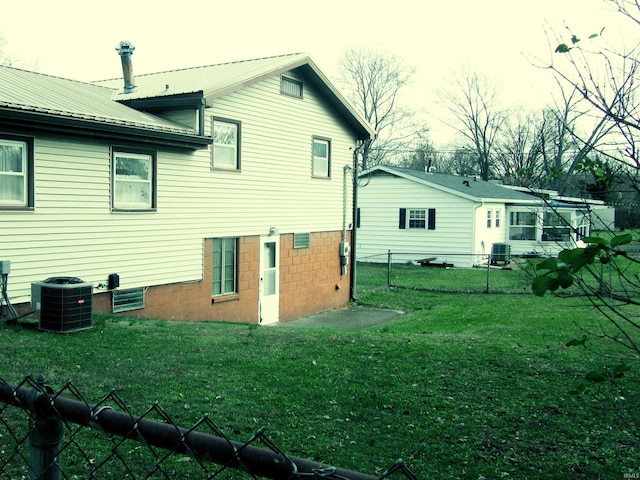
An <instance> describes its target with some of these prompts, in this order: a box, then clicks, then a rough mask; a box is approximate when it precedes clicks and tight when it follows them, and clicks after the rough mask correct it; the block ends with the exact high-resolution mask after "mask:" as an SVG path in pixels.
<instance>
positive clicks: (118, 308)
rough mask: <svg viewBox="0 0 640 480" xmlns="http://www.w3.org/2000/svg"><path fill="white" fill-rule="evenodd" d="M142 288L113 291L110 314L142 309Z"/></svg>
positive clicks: (143, 290)
mask: <svg viewBox="0 0 640 480" xmlns="http://www.w3.org/2000/svg"><path fill="white" fill-rule="evenodd" d="M144 292H145V289H144V288H131V289H128V290H114V291H113V292H112V296H111V301H112V312H113V313H118V312H127V311H129V310H139V309H141V308H144Z"/></svg>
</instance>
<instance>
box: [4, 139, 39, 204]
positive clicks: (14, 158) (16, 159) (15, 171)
mask: <svg viewBox="0 0 640 480" xmlns="http://www.w3.org/2000/svg"><path fill="white" fill-rule="evenodd" d="M33 163H34V162H33V139H30V138H23V137H13V136H11V137H2V138H0V208H32V207H33V198H34V195H33V185H34V182H33Z"/></svg>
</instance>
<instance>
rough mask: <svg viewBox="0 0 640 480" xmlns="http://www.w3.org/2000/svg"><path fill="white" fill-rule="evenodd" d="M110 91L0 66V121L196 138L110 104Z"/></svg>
mask: <svg viewBox="0 0 640 480" xmlns="http://www.w3.org/2000/svg"><path fill="white" fill-rule="evenodd" d="M112 97H113V90H112V89H110V88H106V87H104V86H99V85H94V84H91V83H84V82H78V81H75V80H69V79H65V78H60V77H53V76H49V75H44V74H41V73H36V72H30V71H26V70H21V69H17V68H12V67H7V66H0V118H2V117H3V116H9V114H10V112H13V113H14V114H18V113H24V114H29V113H30V114H38V115H40V116H43V115H44V116H46V117H48V118H50V119H51V122H52V123H55V121H56V119H67V120H77V121H85V122H90V123H93V124H95V126H96V128H100V125H105V126H106V125H111V126H120V127H130V128H133V129H144V130H147V131H156V132H163V133H166V134H176V135H186V136H197V134H196V132H195V131H194V130H190V129H188V128H185V127H181V126H179V125H176V124H174V123H171V122H169V121H166V120H163V119H161V118H159V117H155V116H153V115H150V114H148V113H144V112H140V111H137V110H134V109H132V108H129V107H127V106H125V105H122V104H120V103H118V102H114V101H113V98H112Z"/></svg>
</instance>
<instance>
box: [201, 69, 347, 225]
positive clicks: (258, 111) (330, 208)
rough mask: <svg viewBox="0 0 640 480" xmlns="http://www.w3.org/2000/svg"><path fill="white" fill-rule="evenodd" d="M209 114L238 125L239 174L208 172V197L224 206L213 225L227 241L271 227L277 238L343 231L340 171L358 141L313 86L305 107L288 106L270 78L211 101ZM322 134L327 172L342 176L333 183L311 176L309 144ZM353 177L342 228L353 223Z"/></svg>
mask: <svg viewBox="0 0 640 480" xmlns="http://www.w3.org/2000/svg"><path fill="white" fill-rule="evenodd" d="M210 110H211V113H212V114H213V115H215V116H216V117H222V118H232V119H235V120H238V121H241V122H242V172H241V174H240V175H237V174H236V173H232V172H225V171H213V172H211V173H210V177H211V184H212V185H213V186H214V192H212V195H214V197H215V198H217V199H218V201H219V202H220V204H221V205H223V206H225V208H223V209H220V210H218V211H217V212H216V219H217V220H218V221H220V223H221V224H222V228H224V229H225V232H226V235H235V232H252V233H255V232H256V231H258V232H260V233H262V234H267V233H268V229H269V227H270V226H274V227H276V228H277V229H278V231H279V232H280V233H286V232H295V231H303V232H305V231H308V232H321V231H336V230H340V229H341V228H342V212H343V196H342V189H343V175H342V172H343V167H344V165H351V162H352V160H353V159H352V150H350V148H353V146H355V144H356V141H355V138H354V136H353V134H352V133H351V132H350V130H349V128H348V127H347V126H346V125H345V124H344V123H343V122H342V121H340V120H339V119H337V118H335V117H333V118H332V117H331V116H329V113H330V112H331V110H330V107H329V106H328V105H327V104H326V102H325V101H324V100H323V99H322V98H320V97H318V94H317V92H316V91H315V90H314V89H313V88H312V87H310V86H307V85H305V96H304V99H303V101H292V99H291V98H288V97H287V96H285V95H281V94H280V83H279V78H278V77H274V78H271V79H268V80H265V81H263V82H260V83H258V84H256V85H254V86H252V87H249V88H247V89H244V90H241V91H239V92H237V93H233V94H230V95H228V96H225V97H223V98H221V99H217V100H215V101H214V102H213V107H212V108H211V109H210ZM209 117H210V115H207V120H208V122H210V118H209ZM207 129H210V123H208V124H207ZM319 133H321V134H322V136H323V138H324V137H326V138H331V152H332V153H331V163H332V167H331V169H332V171H333V172H340V174H339V175H337V174H333V175H332V178H331V180H330V181H318V179H317V178H313V177H312V175H310V172H311V165H310V163H311V160H310V157H311V153H310V152H311V139H312V137H313V136H314V135H318V134H319ZM350 178H351V177H350V176H348V187H349V188H348V198H347V213H348V215H349V218H348V222H347V223H352V222H351V207H350V206H351V181H350ZM218 186H220V188H221V189H220V190H219V189H218ZM229 192H233V194H232V195H229V194H228V193H229ZM231 205H232V206H233V208H227V207H226V206H231ZM256 205H259V206H260V208H255V207H256ZM292 205H295V208H292ZM310 212H313V213H310ZM266 218H269V224H266V225H265V219H266ZM259 226H261V227H259ZM260 228H261V229H262V230H260Z"/></svg>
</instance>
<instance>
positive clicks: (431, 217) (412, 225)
mask: <svg viewBox="0 0 640 480" xmlns="http://www.w3.org/2000/svg"><path fill="white" fill-rule="evenodd" d="M398 228H400V229H401V230H404V229H407V228H408V229H423V230H424V229H427V230H435V229H436V209H435V208H401V209H400V217H399V223H398Z"/></svg>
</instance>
